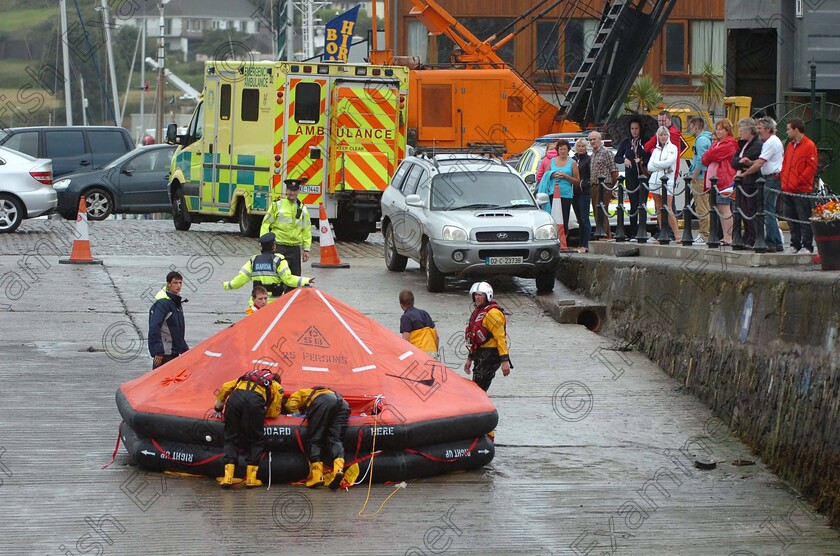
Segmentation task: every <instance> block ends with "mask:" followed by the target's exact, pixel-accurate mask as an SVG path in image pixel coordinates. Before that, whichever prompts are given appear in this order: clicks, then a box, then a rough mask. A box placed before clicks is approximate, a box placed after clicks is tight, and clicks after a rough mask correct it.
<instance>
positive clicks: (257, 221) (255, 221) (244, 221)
mask: <svg viewBox="0 0 840 556" xmlns="http://www.w3.org/2000/svg"><path fill="white" fill-rule="evenodd" d="M260 226H262V217H260V216H259V215H256V216H255V215H253V214H248V207H247V206H246V205H245V201H243V200H240V201H239V232H240V233H241V234H242V235H243V236H245V237H257V236H259V235H260Z"/></svg>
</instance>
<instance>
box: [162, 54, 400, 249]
mask: <svg viewBox="0 0 840 556" xmlns="http://www.w3.org/2000/svg"><path fill="white" fill-rule="evenodd" d="M407 95H408V69H407V68H404V67H391V66H371V65H362V64H359V65H354V64H336V63H291V62H239V61H211V62H206V65H205V77H204V92H203V94H202V99H201V101H200V102H199V104H198V106H197V107H196V109H195V112H194V114H193V117H192V121H191V122H190V124H189V127H188V128H187V133H186V135H182V136H178V137H176V136H175V134H176V130H175V126H174V125H170V126H169V129H168V130H167V138H168V139H169V140H170V141H172V142H175V143H177V144H178V145H179V146H178V149H177V150H176V152H175V156H174V157H173V158H172V171H171V173H170V176H171V178H170V183H169V193H170V198H171V199H172V214H173V219H174V221H175V227H176V228H177V229H179V230H187V229H189V227H190V225H191V224H192V223H197V222H203V221H207V222H209V221H219V220H224V221H229V222H239V227H240V230H241V232H242V233H243V234H244V235H248V236H252V237H256V235H257V234H258V233H259V229H260V224H261V222H262V218H263V215H264V214H265V212H266V210H267V209H268V206H269V203H271V202H272V201H274V200H276V199H278V198H279V197H280V196H281V195H282V194H283V180H286V179H304V180H306V181H305V182H304V184H303V186H302V187H301V200H302V201H303V203H304V204H305V205H306V207H307V210H308V211H309V215H310V217H311V219H312V221H313V223H317V220H318V217H319V211H318V208H319V203H324V205H325V207H326V210H327V217H328V218H329V219H330V220H332V221H333V222H334V224H335V231H336V235H337V236H338V237H339V239H356V240H363V239H365V238H366V237H367V235H368V233H370V232H373V231H375V230H376V223H377V221H378V220H379V218H380V208H379V199H380V197H381V195H382V191H384V190H385V188H386V187H387V185H388V181H389V180H390V178H391V176H392V175H393V173H394V171H395V170H396V167H397V164H398V163H399V161H400V160H402V158H403V157H404V156H405V146H406V136H405V133H406V104H407V100H408V99H407Z"/></svg>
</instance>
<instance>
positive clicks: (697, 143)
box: [688, 116, 712, 245]
mask: <svg viewBox="0 0 840 556" xmlns="http://www.w3.org/2000/svg"><path fill="white" fill-rule="evenodd" d="M705 127H706V122H704V121H703V118H701V117H700V116H694V117H693V118H691V119H690V120H688V132H689V133H690V134H692V135H693V136H694V158H692V160H691V193H692V197H693V198H694V211H695V212H696V213H697V219H698V220H699V221H700V234H699V235H698V236H697V237H696V238H695V239H694V243H695V244H697V245H701V244H705V243H706V238H708V237H709V196H708V195H707V194H705V193H704V185H703V184H704V182H705V181H706V167H705V166H703V162H702V159H703V154H704V153H705V152H706V151H707V150H709V147H711V146H712V134H711V133H709V131H707V130H706V129H704V128H705Z"/></svg>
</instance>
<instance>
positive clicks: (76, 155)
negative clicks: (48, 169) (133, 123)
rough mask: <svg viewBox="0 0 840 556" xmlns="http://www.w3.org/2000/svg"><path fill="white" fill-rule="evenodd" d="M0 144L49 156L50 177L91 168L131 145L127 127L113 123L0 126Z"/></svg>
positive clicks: (123, 151) (127, 149) (124, 150)
mask: <svg viewBox="0 0 840 556" xmlns="http://www.w3.org/2000/svg"><path fill="white" fill-rule="evenodd" d="M0 145H2V146H4V147H7V148H9V149H13V150H16V151H18V152H22V153H26V154H28V155H29V156H33V157H35V158H49V159H51V160H52V164H53V177H54V178H59V177H61V176H64V175H67V174H77V173H81V172H91V171H93V170H95V169H97V168H102V167H103V166H105V165H106V164H108V163H109V162H111V161H112V160H114V159H115V158H118V157H120V156H122V155H124V154H125V153H127V152H129V151H131V150H132V149H133V148H134V141H132V139H131V135H130V134H129V133H128V131H127V130H126V129H124V128H121V127H113V126H65V127H55V126H40V127H37V126H36V127H12V128H6V129H2V130H0Z"/></svg>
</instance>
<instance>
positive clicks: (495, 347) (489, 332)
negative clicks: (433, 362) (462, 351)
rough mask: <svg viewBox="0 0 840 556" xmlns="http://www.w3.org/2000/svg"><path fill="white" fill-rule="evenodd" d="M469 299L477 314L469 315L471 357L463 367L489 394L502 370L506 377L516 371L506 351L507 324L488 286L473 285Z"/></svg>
mask: <svg viewBox="0 0 840 556" xmlns="http://www.w3.org/2000/svg"><path fill="white" fill-rule="evenodd" d="M470 296H471V297H472V300H473V305H474V306H475V310H474V311H473V312H472V315H470V320H469V321H468V322H467V329H466V331H465V337H466V340H467V349H468V350H469V355H467V361H466V363H464V372H465V373H467V374H470V372H472V377H473V382H475V383H476V384H478V386H479V387H480V388H481V389H482V390H484V391H485V392H486V391H487V389H488V388H490V383H491V382H493V379H494V378H495V376H496V371H498V370H499V367H500V366H501V368H502V374H503V375H505V376H508V375H509V374H510V370H511V369H512V368H513V365H511V364H510V355H509V354H508V347H507V335H506V331H505V326H506V324H507V320H506V319H505V314H504V313H503V312H502V310H501V309H500V308H499V305H498V304H497V303H496V302H495V301H493V288H492V287H491V286H490V284H488V283H487V282H476V283H475V284H473V285H472V287H471V288H470ZM470 366H472V371H470Z"/></svg>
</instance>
